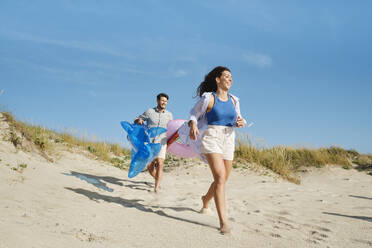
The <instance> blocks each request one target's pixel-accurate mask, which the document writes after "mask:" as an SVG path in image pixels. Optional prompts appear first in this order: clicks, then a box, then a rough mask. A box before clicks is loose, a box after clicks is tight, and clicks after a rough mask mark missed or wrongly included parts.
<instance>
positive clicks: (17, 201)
mask: <svg viewBox="0 0 372 248" xmlns="http://www.w3.org/2000/svg"><path fill="white" fill-rule="evenodd" d="M0 159H1V162H0V248H15V247H17V248H19V247H53V248H55V247H63V248H65V247H372V193H371V192H372V191H371V186H372V177H371V176H368V175H366V174H365V173H359V172H357V171H355V170H344V169H342V168H339V167H334V166H330V167H326V168H322V169H314V170H313V171H310V172H307V173H305V174H303V175H302V184H301V185H295V184H292V183H289V182H286V181H283V180H281V179H279V178H277V177H275V176H274V177H273V176H263V175H260V173H257V172H253V171H249V170H240V169H234V170H233V172H232V174H231V177H230V179H229V181H228V185H227V207H228V209H227V214H228V216H229V220H230V224H231V226H232V227H233V233H232V234H231V235H221V234H220V233H219V232H218V230H217V228H218V226H219V225H218V218H217V213H216V210H215V208H214V204H212V214H210V215H208V214H200V213H198V211H199V210H200V208H201V200H200V197H201V195H202V194H203V193H205V191H206V190H207V188H208V186H209V184H210V183H211V181H212V177H211V174H210V172H209V168H208V167H207V166H206V165H204V164H201V163H198V162H195V163H189V164H186V165H184V164H183V165H180V166H178V167H175V168H174V169H173V170H172V171H170V172H167V173H165V176H164V181H163V185H162V190H161V192H160V193H159V194H155V193H153V192H152V189H153V180H152V178H151V177H150V176H149V175H148V174H147V173H141V174H140V175H138V176H137V177H135V178H134V179H129V178H128V177H127V172H126V171H122V170H119V169H117V168H115V167H112V166H110V165H107V164H104V163H102V162H100V161H97V160H92V159H89V158H87V157H85V156H83V155H81V154H79V153H71V152H69V151H67V150H66V151H61V158H60V159H59V160H57V161H56V162H55V163H50V162H47V161H46V160H45V159H44V158H43V157H41V156H39V155H37V153H34V152H32V153H25V152H23V151H19V150H16V149H15V148H14V147H13V146H12V145H11V144H10V143H9V142H6V141H0ZM20 164H24V165H23V167H25V165H26V166H27V167H26V168H22V167H21V166H20ZM14 168H16V169H17V170H15V169H14Z"/></svg>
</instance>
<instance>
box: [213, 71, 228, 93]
mask: <svg viewBox="0 0 372 248" xmlns="http://www.w3.org/2000/svg"><path fill="white" fill-rule="evenodd" d="M216 82H217V87H218V88H220V89H222V90H229V89H230V87H231V85H232V76H231V73H230V72H229V71H223V72H222V74H221V76H220V77H217V78H216Z"/></svg>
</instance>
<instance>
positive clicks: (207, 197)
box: [202, 160, 232, 208]
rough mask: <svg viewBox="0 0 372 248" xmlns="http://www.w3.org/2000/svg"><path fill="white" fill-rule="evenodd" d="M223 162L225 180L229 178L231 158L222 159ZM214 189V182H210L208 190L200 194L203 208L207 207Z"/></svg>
mask: <svg viewBox="0 0 372 248" xmlns="http://www.w3.org/2000/svg"><path fill="white" fill-rule="evenodd" d="M223 162H224V164H225V173H226V174H225V175H226V179H225V181H226V182H227V179H228V178H229V175H230V172H231V168H232V160H223ZM214 189H215V183H214V182H213V183H211V186H209V189H208V192H207V193H206V194H205V195H203V196H202V201H203V208H208V207H209V202H210V201H211V200H212V198H213V196H214Z"/></svg>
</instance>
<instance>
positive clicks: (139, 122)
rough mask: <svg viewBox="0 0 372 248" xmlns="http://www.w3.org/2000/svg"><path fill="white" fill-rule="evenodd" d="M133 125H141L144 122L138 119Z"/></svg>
mask: <svg viewBox="0 0 372 248" xmlns="http://www.w3.org/2000/svg"><path fill="white" fill-rule="evenodd" d="M134 123H136V124H138V125H143V123H144V121H143V120H142V119H141V118H138V119H135V120H134Z"/></svg>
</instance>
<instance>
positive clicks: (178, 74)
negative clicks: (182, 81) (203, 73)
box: [172, 69, 188, 77]
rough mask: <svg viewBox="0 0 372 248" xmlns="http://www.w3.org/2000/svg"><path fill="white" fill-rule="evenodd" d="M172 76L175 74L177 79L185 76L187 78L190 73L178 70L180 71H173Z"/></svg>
mask: <svg viewBox="0 0 372 248" xmlns="http://www.w3.org/2000/svg"><path fill="white" fill-rule="evenodd" d="M172 74H173V76H175V77H184V76H186V75H187V74H188V73H187V71H185V70H182V69H178V70H175V71H173V72H172Z"/></svg>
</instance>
